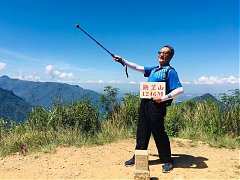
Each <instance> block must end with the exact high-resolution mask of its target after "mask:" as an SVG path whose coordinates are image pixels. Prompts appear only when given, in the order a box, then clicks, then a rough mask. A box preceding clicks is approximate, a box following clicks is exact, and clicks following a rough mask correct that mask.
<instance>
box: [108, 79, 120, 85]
mask: <svg viewBox="0 0 240 180" xmlns="http://www.w3.org/2000/svg"><path fill="white" fill-rule="evenodd" d="M108 83H110V84H120V83H121V81H118V80H117V81H116V80H111V81H108Z"/></svg>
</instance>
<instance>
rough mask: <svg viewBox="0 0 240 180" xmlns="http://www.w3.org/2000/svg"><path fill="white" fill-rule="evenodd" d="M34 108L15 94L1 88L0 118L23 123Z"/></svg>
mask: <svg viewBox="0 0 240 180" xmlns="http://www.w3.org/2000/svg"><path fill="white" fill-rule="evenodd" d="M31 109H32V106H31V105H30V104H28V103H27V102H26V101H24V99H22V98H20V97H18V96H16V95H15V94H14V93H13V92H11V91H7V90H4V89H2V88H0V118H4V119H11V120H16V121H17V122H20V121H23V120H24V119H25V118H26V116H27V114H28V113H29V112H30V111H31Z"/></svg>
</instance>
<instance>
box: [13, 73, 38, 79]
mask: <svg viewBox="0 0 240 180" xmlns="http://www.w3.org/2000/svg"><path fill="white" fill-rule="evenodd" d="M17 79H20V80H26V81H40V77H39V76H37V75H35V74H30V75H19V76H18V77H17Z"/></svg>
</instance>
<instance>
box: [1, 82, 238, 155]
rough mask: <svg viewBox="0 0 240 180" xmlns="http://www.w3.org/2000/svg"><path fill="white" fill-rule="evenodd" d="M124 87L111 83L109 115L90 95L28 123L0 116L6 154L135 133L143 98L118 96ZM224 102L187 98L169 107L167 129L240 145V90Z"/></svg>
mask: <svg viewBox="0 0 240 180" xmlns="http://www.w3.org/2000/svg"><path fill="white" fill-rule="evenodd" d="M117 94H118V90H117V89H115V88H112V87H110V86H109V87H106V88H105V94H104V97H102V100H101V103H102V107H104V108H105V110H107V111H106V112H107V114H106V115H105V116H100V114H101V111H100V110H99V109H98V108H97V106H94V105H93V104H91V103H90V102H89V101H79V102H76V103H72V104H69V105H63V104H59V103H55V105H54V106H53V107H52V108H51V109H45V108H43V107H36V108H34V109H33V111H32V112H31V113H30V114H29V116H28V117H27V120H26V121H25V122H24V123H20V124H17V123H14V122H12V121H8V120H5V119H0V147H1V148H0V155H1V156H4V155H7V154H11V153H15V152H19V151H20V149H19V148H20V147H21V145H22V144H25V145H27V147H28V150H29V151H39V150H43V151H49V150H51V149H52V148H54V147H56V146H59V145H73V146H82V145H86V144H88V145H90V144H104V143H108V142H112V141H114V140H119V139H123V138H129V137H135V132H136V123H137V120H138V118H139V117H138V108H139V104H140V99H139V96H138V95H134V94H126V95H125V96H124V98H123V99H122V102H121V103H119V102H118V101H117ZM220 102H221V105H220V104H219V103H216V102H214V101H211V100H208V99H206V100H204V101H196V100H194V101H191V100H190V101H186V102H183V103H180V104H173V105H172V106H170V107H168V113H167V116H166V120H165V123H166V130H167V132H168V134H169V135H170V136H172V137H183V138H190V139H194V140H202V141H205V142H207V143H209V144H210V145H214V146H218V147H228V148H239V146H240V121H239V112H240V92H239V90H238V89H237V90H234V91H231V92H230V94H222V95H221V98H220Z"/></svg>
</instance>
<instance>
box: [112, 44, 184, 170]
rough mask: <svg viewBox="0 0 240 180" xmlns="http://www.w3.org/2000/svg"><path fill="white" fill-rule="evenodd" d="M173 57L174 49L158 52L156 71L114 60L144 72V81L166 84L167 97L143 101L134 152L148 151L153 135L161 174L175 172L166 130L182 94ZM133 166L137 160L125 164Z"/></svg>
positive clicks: (133, 158)
mask: <svg viewBox="0 0 240 180" xmlns="http://www.w3.org/2000/svg"><path fill="white" fill-rule="evenodd" d="M173 55H174V49H173V48H172V47H171V46H168V45H166V46H163V47H162V48H161V49H160V51H159V52H158V61H159V65H158V66H154V67H145V66H140V65H137V64H135V63H132V62H129V61H127V60H125V59H122V58H121V57H119V56H115V57H114V58H113V59H114V60H115V61H117V62H122V63H124V64H125V65H126V66H128V67H130V68H131V69H134V70H136V71H139V72H142V73H143V74H144V76H145V77H148V82H166V95H165V96H163V97H157V98H153V99H141V104H140V114H139V115H140V116H139V117H140V118H139V120H138V124H137V137H136V148H135V149H138V150H147V148H148V143H149V139H150V136H151V133H152V134H153V137H154V140H155V143H156V146H157V149H158V154H159V158H160V160H161V161H162V162H163V165H162V172H169V171H170V170H171V169H173V161H172V158H171V148H170V142H169V138H168V135H167V133H166V132H165V128H164V117H165V115H166V108H167V106H168V105H170V104H171V101H172V99H173V98H175V97H176V96H178V95H179V94H181V93H183V88H182V85H181V83H180V81H179V78H178V75H177V72H176V71H175V69H174V68H172V67H171V66H170V64H169V63H170V61H171V59H172V57H173ZM134 164H135V156H133V157H132V158H131V159H130V160H128V161H126V162H125V166H132V165H134Z"/></svg>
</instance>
